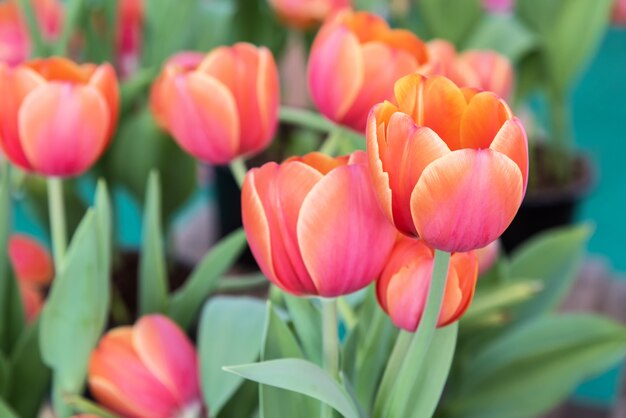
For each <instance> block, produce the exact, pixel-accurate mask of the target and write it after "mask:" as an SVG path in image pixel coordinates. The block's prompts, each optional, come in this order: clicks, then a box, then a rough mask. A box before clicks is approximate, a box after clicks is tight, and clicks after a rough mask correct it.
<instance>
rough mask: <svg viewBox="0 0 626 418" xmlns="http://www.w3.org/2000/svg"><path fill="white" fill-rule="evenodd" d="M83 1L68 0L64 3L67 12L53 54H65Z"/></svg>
mask: <svg viewBox="0 0 626 418" xmlns="http://www.w3.org/2000/svg"><path fill="white" fill-rule="evenodd" d="M83 2H84V0H70V1H69V2H68V3H66V5H67V6H66V10H67V14H66V20H65V26H64V27H63V32H61V36H59V39H58V41H57V43H56V47H55V49H54V53H55V54H57V55H61V56H64V55H67V49H68V47H69V44H70V39H71V38H72V35H74V33H75V31H76V27H77V26H78V22H79V21H80V18H81V14H82V11H83V6H84V4H83Z"/></svg>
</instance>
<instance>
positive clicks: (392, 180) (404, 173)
mask: <svg viewBox="0 0 626 418" xmlns="http://www.w3.org/2000/svg"><path fill="white" fill-rule="evenodd" d="M449 153H450V150H449V149H448V147H447V146H446V144H445V143H444V142H443V141H442V140H441V138H439V136H438V135H437V134H436V133H435V132H433V131H432V130H431V129H430V128H424V127H418V126H416V125H415V122H414V121H413V119H411V117H410V116H409V115H407V114H404V113H401V112H398V113H395V114H394V115H393V116H392V117H391V119H390V121H389V126H388V127H387V152H386V153H385V156H384V157H383V158H382V160H383V169H384V170H385V171H386V172H387V173H388V174H389V186H390V188H391V190H392V191H393V192H392V209H393V220H394V224H395V225H396V228H398V229H399V230H400V231H402V232H403V233H405V234H408V235H417V231H416V230H415V225H414V223H413V219H412V217H411V193H412V192H413V189H414V188H415V185H416V184H417V181H418V180H419V178H420V176H421V175H422V172H423V171H424V169H425V168H426V167H427V166H428V165H429V164H430V163H431V162H433V161H435V160H436V159H438V158H440V157H442V156H444V155H446V154H449Z"/></svg>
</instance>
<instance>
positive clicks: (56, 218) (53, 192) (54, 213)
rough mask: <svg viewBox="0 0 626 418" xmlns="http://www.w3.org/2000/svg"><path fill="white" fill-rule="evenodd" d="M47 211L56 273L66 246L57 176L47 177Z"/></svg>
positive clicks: (61, 193)
mask: <svg viewBox="0 0 626 418" xmlns="http://www.w3.org/2000/svg"><path fill="white" fill-rule="evenodd" d="M48 211H49V213H50V229H51V235H52V251H53V254H54V269H55V272H57V273H58V271H59V268H60V267H61V261H62V260H63V256H64V255H65V250H66V247H67V232H66V231H67V228H66V226H65V205H64V202H63V180H62V179H60V178H58V177H50V178H48Z"/></svg>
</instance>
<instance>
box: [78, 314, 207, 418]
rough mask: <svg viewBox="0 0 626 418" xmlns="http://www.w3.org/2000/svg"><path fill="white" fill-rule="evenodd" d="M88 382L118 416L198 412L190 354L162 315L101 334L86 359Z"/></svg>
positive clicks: (169, 417) (156, 417) (157, 417)
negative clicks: (98, 341) (102, 335)
mask: <svg viewBox="0 0 626 418" xmlns="http://www.w3.org/2000/svg"><path fill="white" fill-rule="evenodd" d="M88 381H89V388H90V390H91V393H92V394H93V396H94V397H95V398H96V400H97V401H98V402H99V403H100V404H101V405H102V406H104V407H106V408H107V409H109V410H111V411H113V412H114V413H116V414H119V415H120V416H129V417H134V418H173V417H178V416H197V415H184V413H189V412H190V411H198V412H199V411H200V410H201V409H202V401H201V396H200V388H199V383H198V382H199V377H198V362H197V358H196V352H195V349H194V347H193V345H192V344H191V341H189V339H188V338H187V336H186V335H185V334H184V333H183V331H182V330H181V329H180V328H178V326H177V325H176V324H175V323H173V322H172V321H171V320H170V319H169V318H167V317H165V316H162V315H147V316H144V317H142V318H141V319H139V321H137V323H136V324H135V325H134V326H132V327H130V326H125V327H119V328H115V329H113V330H111V331H109V332H108V333H107V334H105V335H104V337H102V340H100V343H99V345H98V347H97V348H96V349H95V350H94V352H93V353H92V355H91V359H90V361H89V372H88Z"/></svg>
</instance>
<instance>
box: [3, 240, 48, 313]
mask: <svg viewBox="0 0 626 418" xmlns="http://www.w3.org/2000/svg"><path fill="white" fill-rule="evenodd" d="M8 254H9V262H10V263H11V268H12V269H13V273H14V274H15V277H16V279H17V284H18V286H19V288H20V293H21V295H22V304H23V305H24V313H25V314H26V319H27V321H29V322H31V321H33V320H34V319H35V318H36V317H37V315H39V312H40V311H41V308H42V306H43V300H44V289H45V288H46V287H47V286H48V285H49V284H50V281H51V280H52V278H53V277H54V265H53V263H52V256H51V255H50V252H49V251H48V249H47V248H46V247H45V246H43V245H42V244H41V243H39V242H38V241H37V240H35V239H33V238H31V237H29V236H28V235H24V234H13V235H11V237H10V238H9V246H8Z"/></svg>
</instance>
